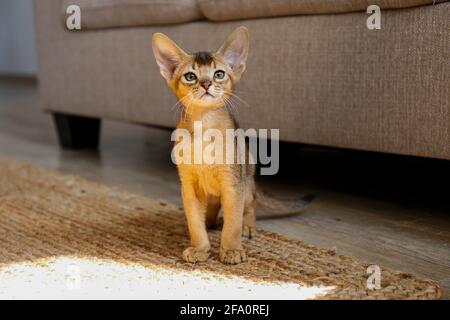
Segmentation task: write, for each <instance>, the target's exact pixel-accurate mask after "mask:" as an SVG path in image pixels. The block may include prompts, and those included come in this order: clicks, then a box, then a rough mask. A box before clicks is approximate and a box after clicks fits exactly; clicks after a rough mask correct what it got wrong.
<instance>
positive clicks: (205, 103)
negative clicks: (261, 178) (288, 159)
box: [152, 27, 312, 264]
mask: <svg viewBox="0 0 450 320" xmlns="http://www.w3.org/2000/svg"><path fill="white" fill-rule="evenodd" d="M152 45H153V53H154V55H155V58H156V62H157V64H158V66H159V68H160V72H161V75H162V76H163V77H164V79H165V80H166V82H167V84H168V85H169V87H170V88H171V89H172V90H173V91H174V93H175V94H176V96H177V97H178V99H179V101H180V102H181V104H182V106H183V108H184V110H183V113H182V116H181V117H180V120H179V122H178V125H177V128H178V129H186V130H188V131H189V132H191V134H192V132H193V126H194V121H201V123H202V128H203V130H206V129H217V130H220V131H221V132H222V133H223V135H224V136H225V130H226V129H236V128H237V124H236V121H235V120H234V119H233V117H232V115H231V113H230V112H229V110H228V109H227V108H226V101H227V99H229V98H230V97H231V96H232V92H233V90H234V88H235V86H236V84H237V82H238V81H239V79H240V77H241V75H242V73H243V72H244V70H245V64H246V60H247V55H248V47H249V35H248V31H247V28H245V27H240V28H237V29H236V30H234V31H233V32H232V33H231V34H230V35H229V36H228V38H227V39H226V41H225V43H224V44H223V45H222V47H221V48H220V49H219V50H218V51H217V52H214V53H210V52H197V53H194V54H187V53H185V52H184V51H183V50H182V49H181V48H179V47H178V46H177V45H176V44H175V43H174V42H173V41H172V40H170V39H169V38H168V37H167V36H165V35H163V34H161V33H155V34H154V35H153V40H152ZM233 143H234V142H233ZM244 152H246V155H247V158H248V157H249V155H248V150H246V151H244ZM247 162H248V161H246V164H178V172H179V176H180V180H181V190H182V198H183V204H184V209H185V212H186V217H187V223H188V229H189V234H190V238H191V246H190V247H188V248H187V249H185V250H184V252H183V258H184V260H186V261H188V262H193V263H195V262H200V261H205V260H207V259H208V257H209V254H210V243H209V240H208V234H207V227H209V228H213V227H215V225H216V220H217V215H218V213H219V210H220V208H222V209H223V228H222V236H221V248H220V261H222V262H223V263H227V264H237V263H241V262H244V261H246V260H247V257H246V254H245V251H244V249H243V247H242V242H241V236H242V235H244V236H246V237H248V238H251V237H252V236H254V235H255V233H256V229H255V226H256V216H255V206H256V200H257V199H258V200H260V201H259V202H262V204H263V205H265V206H266V207H271V208H274V209H277V210H279V211H294V212H298V211H299V210H300V209H303V208H304V207H305V206H306V205H307V203H309V202H310V201H311V200H312V198H311V197H307V198H304V199H303V200H301V201H297V202H291V203H287V202H282V201H277V200H275V199H269V198H268V197H267V196H266V195H263V194H262V193H261V192H259V191H257V189H256V186H255V180H254V176H255V166H254V165H252V164H248V163H247ZM288 214H289V213H288Z"/></svg>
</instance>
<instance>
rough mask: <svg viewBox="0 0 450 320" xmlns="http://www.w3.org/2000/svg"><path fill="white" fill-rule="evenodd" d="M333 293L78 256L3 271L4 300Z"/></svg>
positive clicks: (16, 265) (0, 284)
mask: <svg viewBox="0 0 450 320" xmlns="http://www.w3.org/2000/svg"><path fill="white" fill-rule="evenodd" d="M333 289H334V287H305V286H301V285H298V284H296V283H271V282H266V281H261V282H254V281H250V280H246V279H242V278H240V277H237V276H231V277H224V276H221V275H217V274H214V273H211V272H201V271H195V270H194V271H189V272H188V271H180V270H175V269H173V270H171V269H167V268H166V269H162V268H158V267H155V268H148V267H143V266H140V265H138V264H129V263H126V264H125V263H120V262H115V261H113V260H109V261H108V260H99V259H86V258H75V257H58V258H48V259H40V260H38V261H33V262H23V263H14V264H10V265H6V266H3V267H1V268H0V299H100V298H105V297H107V298H108V299H164V300H165V299H181V300H183V299H275V300H276V299H314V298H317V297H318V296H320V295H324V294H326V293H327V292H329V291H330V290H333Z"/></svg>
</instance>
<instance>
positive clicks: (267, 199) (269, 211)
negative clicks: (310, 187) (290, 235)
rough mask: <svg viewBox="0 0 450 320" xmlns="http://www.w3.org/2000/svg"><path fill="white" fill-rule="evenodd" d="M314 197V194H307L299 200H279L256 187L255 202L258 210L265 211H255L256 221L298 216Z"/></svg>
mask: <svg viewBox="0 0 450 320" xmlns="http://www.w3.org/2000/svg"><path fill="white" fill-rule="evenodd" d="M315 197H316V196H315V195H314V194H308V195H306V196H304V197H303V198H301V199H299V200H279V199H276V198H275V197H273V196H271V195H269V194H268V193H266V192H265V191H263V190H262V189H261V188H259V187H256V202H257V203H258V205H259V207H260V208H261V207H263V208H264V209H266V210H259V209H257V211H256V219H257V220H263V219H278V218H285V217H292V216H296V215H299V214H300V213H302V212H303V211H304V210H305V209H306V207H308V205H309V204H310V203H311V202H312V201H313V200H314V198H315Z"/></svg>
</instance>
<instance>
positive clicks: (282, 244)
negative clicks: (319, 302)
mask: <svg viewBox="0 0 450 320" xmlns="http://www.w3.org/2000/svg"><path fill="white" fill-rule="evenodd" d="M209 236H210V240H211V245H212V254H211V258H210V259H209V260H208V261H207V262H204V263H197V264H189V263H186V262H184V261H183V260H182V258H181V253H182V251H183V249H184V248H185V247H186V246H188V245H189V238H188V234H187V227H186V223H185V217H184V213H183V209H182V208H178V207H176V206H174V205H171V204H169V203H165V202H163V201H160V200H155V199H151V198H147V197H143V196H137V195H133V194H130V193H128V192H126V191H123V190H119V189H117V188H111V187H108V186H104V185H99V184H97V183H93V182H90V181H87V180H85V179H83V178H80V177H76V176H71V175H63V174H59V173H56V172H52V171H50V170H46V169H43V168H40V167H35V166H33V165H30V164H27V163H24V162H21V161H16V160H10V159H7V158H3V157H0V298H7V299H9V298H58V299H60V298H61V299H64V298H138V299H172V298H173V299H205V298H206V299H215V298H220V299H230V298H232V299H240V298H242V299H260V298H263V299H437V298H439V297H440V296H441V291H440V288H439V286H438V285H437V284H436V283H435V282H434V281H432V280H428V279H423V278H419V277H416V276H414V275H411V274H407V273H403V272H398V271H394V270H390V269H388V268H384V267H376V268H379V269H378V270H379V271H380V273H379V276H380V277H379V280H380V281H379V283H378V285H377V282H376V281H374V278H373V272H372V271H373V270H376V269H374V267H373V266H371V264H369V263H366V262H363V261H360V260H358V259H355V258H352V257H349V256H345V255H342V254H339V253H337V252H335V251H334V250H328V249H322V248H318V247H315V246H312V245H308V244H306V243H304V242H301V241H297V240H290V239H287V238H285V237H283V236H281V235H278V234H275V233H272V232H267V231H264V230H259V232H258V234H257V236H256V237H255V238H252V239H250V240H244V247H245V249H246V250H247V254H248V262H246V263H242V264H239V265H224V264H222V263H220V262H219V260H218V249H219V240H220V231H219V230H217V231H210V232H209ZM368 283H369V285H368ZM370 284H372V285H370ZM374 285H375V287H374Z"/></svg>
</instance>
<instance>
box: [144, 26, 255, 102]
mask: <svg viewBox="0 0 450 320" xmlns="http://www.w3.org/2000/svg"><path fill="white" fill-rule="evenodd" d="M248 44H249V41H248V31H247V28H245V27H239V28H237V29H236V30H234V31H233V32H232V33H231V34H230V35H229V36H228V38H227V40H226V41H225V43H224V44H223V45H222V47H221V48H220V49H219V50H218V51H217V52H214V53H210V52H197V53H194V54H187V53H186V52H184V51H183V50H182V49H181V48H180V47H178V46H177V45H176V44H175V42H173V41H172V40H171V39H169V38H168V37H167V36H165V35H164V34H162V33H155V34H154V35H153V41H152V45H153V53H154V55H155V58H156V62H157V63H158V65H159V68H160V71H161V75H162V76H163V77H164V79H166V81H167V83H168V85H169V86H170V87H171V88H172V90H173V91H174V92H175V94H176V95H177V97H178V99H179V100H180V101H181V102H182V104H183V105H184V106H189V107H190V106H193V107H205V108H217V107H221V106H223V105H224V100H226V99H227V98H228V97H229V96H230V95H231V92H232V90H233V89H234V86H235V85H236V83H237V82H238V81H239V79H240V77H241V75H242V73H243V72H244V70H245V62H246V60H247V53H248Z"/></svg>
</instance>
